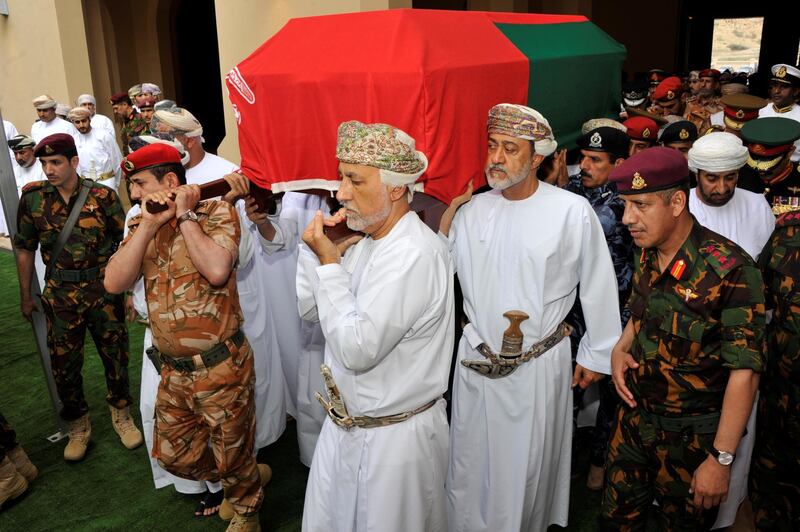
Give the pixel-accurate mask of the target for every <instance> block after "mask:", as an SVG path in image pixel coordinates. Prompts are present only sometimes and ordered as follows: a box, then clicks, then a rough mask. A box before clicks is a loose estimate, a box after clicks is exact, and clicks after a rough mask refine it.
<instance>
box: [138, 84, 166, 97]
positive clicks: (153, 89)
mask: <svg viewBox="0 0 800 532" xmlns="http://www.w3.org/2000/svg"><path fill="white" fill-rule="evenodd" d="M142 94H152V95H154V96H155V95H157V94H161V89H160V88H159V87H158V85H156V84H155V83H142Z"/></svg>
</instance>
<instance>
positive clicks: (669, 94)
mask: <svg viewBox="0 0 800 532" xmlns="http://www.w3.org/2000/svg"><path fill="white" fill-rule="evenodd" d="M674 99H675V93H674V92H672V91H667V100H674Z"/></svg>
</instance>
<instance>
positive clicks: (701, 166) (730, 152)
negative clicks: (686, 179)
mask: <svg viewBox="0 0 800 532" xmlns="http://www.w3.org/2000/svg"><path fill="white" fill-rule="evenodd" d="M747 153H748V152H747V148H746V147H745V146H744V145H743V144H742V139H740V138H739V137H737V136H736V135H734V134H732V133H725V132H719V133H711V134H709V135H703V136H702V137H700V138H699V139H697V140H696V141H694V144H693V145H692V147H691V149H690V150H689V168H691V169H692V171H694V172H697V171H698V170H705V171H706V172H713V173H717V172H730V171H733V170H738V169H739V168H741V167H742V166H744V164H745V163H746V162H747Z"/></svg>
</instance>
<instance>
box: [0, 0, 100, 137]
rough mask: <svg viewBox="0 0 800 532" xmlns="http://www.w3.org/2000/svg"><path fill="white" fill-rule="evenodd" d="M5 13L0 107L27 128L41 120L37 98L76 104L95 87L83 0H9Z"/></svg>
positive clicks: (0, 19) (0, 36)
mask: <svg viewBox="0 0 800 532" xmlns="http://www.w3.org/2000/svg"><path fill="white" fill-rule="evenodd" d="M8 12H9V15H8V16H7V17H6V16H0V108H2V110H3V118H5V119H6V120H10V121H11V122H13V123H14V125H15V126H16V127H17V129H18V130H19V131H20V132H21V133H26V134H28V133H30V128H31V125H32V124H33V122H34V120H35V119H36V111H35V110H34V109H33V106H32V105H31V100H32V99H33V98H35V97H36V96H39V95H40V94H43V93H45V94H49V95H50V96H52V97H53V98H55V99H56V100H58V101H59V102H62V103H65V104H68V105H69V104H72V103H73V102H72V101H71V98H75V97H76V96H77V95H78V94H80V93H81V92H83V91H86V90H90V89H91V76H90V70H89V54H88V51H87V45H86V33H85V29H84V25H83V14H82V5H81V0H8Z"/></svg>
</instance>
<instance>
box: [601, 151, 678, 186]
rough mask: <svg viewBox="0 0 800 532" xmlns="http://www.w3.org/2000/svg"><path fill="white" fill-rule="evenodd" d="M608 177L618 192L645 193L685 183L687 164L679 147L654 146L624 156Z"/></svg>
mask: <svg viewBox="0 0 800 532" xmlns="http://www.w3.org/2000/svg"><path fill="white" fill-rule="evenodd" d="M608 179H609V181H611V182H613V183H616V185H617V191H618V192H619V193H620V194H647V193H648V192H656V191H659V190H666V189H668V188H672V187H676V186H678V185H682V184H684V183H688V182H689V165H688V163H687V162H686V157H685V156H684V155H683V154H682V153H681V152H680V151H678V150H675V149H672V148H665V147H663V146H656V147H654V148H647V149H646V150H642V151H640V152H639V153H637V154H635V155H632V156H631V157H629V158H628V159H626V160H625V162H623V163H622V164H620V165H619V166H617V167H616V168H614V170H612V171H611V175H610V176H609V178H608Z"/></svg>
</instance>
